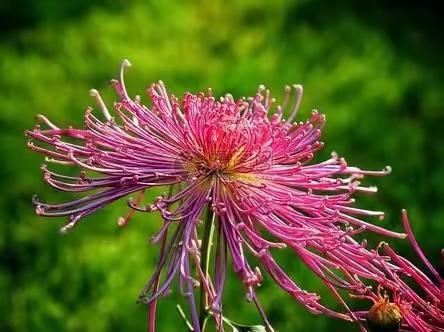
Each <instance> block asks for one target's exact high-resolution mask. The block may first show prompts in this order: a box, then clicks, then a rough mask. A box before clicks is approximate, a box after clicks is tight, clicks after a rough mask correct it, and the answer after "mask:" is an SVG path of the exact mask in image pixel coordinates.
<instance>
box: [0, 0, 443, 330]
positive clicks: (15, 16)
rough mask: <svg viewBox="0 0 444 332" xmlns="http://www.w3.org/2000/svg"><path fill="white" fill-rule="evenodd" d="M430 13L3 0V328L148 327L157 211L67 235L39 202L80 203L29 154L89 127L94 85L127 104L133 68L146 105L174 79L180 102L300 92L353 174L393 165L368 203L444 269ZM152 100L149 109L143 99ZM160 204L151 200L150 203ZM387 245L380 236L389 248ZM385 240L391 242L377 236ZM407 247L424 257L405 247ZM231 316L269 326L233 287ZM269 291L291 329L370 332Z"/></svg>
mask: <svg viewBox="0 0 444 332" xmlns="http://www.w3.org/2000/svg"><path fill="white" fill-rule="evenodd" d="M438 13H439V11H438V7H437V6H436V7H434V5H433V2H430V3H427V2H421V4H419V3H418V2H416V1H402V2H401V1H386V2H383V1H372V2H368V3H366V4H364V2H361V1H335V2H333V1H321V0H301V1H286V0H274V1H270V2H258V1H256V0H248V1H238V2H231V1H227V0H224V1H220V0H216V1H201V2H192V1H157V2H150V1H142V0H140V1H138V0H128V1H124V0H117V1H112V0H107V1H99V0H88V1H87V0H77V1H58V0H40V1H33V0H14V1H11V0H6V1H2V2H1V4H0V28H1V33H0V71H1V75H0V100H1V104H0V105H1V106H0V127H1V131H0V132H1V145H0V150H1V156H2V160H3V162H2V166H1V173H0V175H1V176H0V181H1V182H0V184H1V200H0V202H1V203H0V204H1V205H0V216H1V221H0V259H1V267H0V294H1V296H0V331H123V330H126V331H143V330H145V329H146V309H145V307H143V306H141V305H137V304H136V303H135V301H136V298H137V295H138V293H139V291H140V290H141V288H142V287H143V285H144V283H145V281H146V280H147V279H148V277H149V276H150V274H151V273H152V271H153V265H154V264H155V262H156V256H157V253H158V249H157V247H155V246H150V245H148V239H149V237H150V235H152V234H153V233H154V232H155V230H156V229H158V227H159V225H160V220H159V217H158V216H157V215H154V214H153V215H137V216H136V217H135V219H134V220H133V222H132V223H131V224H130V225H129V227H127V228H126V229H124V230H121V229H118V228H117V226H116V224H115V222H116V220H117V217H118V216H119V215H122V214H124V213H126V204H125V202H119V203H117V204H114V205H113V206H111V207H108V208H107V209H105V210H104V211H101V212H99V213H97V214H95V215H94V216H92V217H89V218H87V219H86V220H85V221H84V222H83V223H82V224H81V225H79V227H78V228H77V229H76V230H75V231H74V232H72V233H70V234H67V235H64V236H61V235H60V234H59V233H58V228H59V227H60V226H61V224H62V222H63V221H64V220H60V219H43V218H39V217H37V216H36V215H35V214H34V209H33V206H32V204H31V196H32V194H33V193H35V192H38V193H39V194H40V196H41V197H42V199H43V200H47V201H50V200H52V201H62V200H66V199H68V198H69V196H67V195H64V194H60V193H57V192H55V191H53V190H51V189H50V188H49V187H48V186H46V185H44V184H43V182H42V180H41V174H40V170H39V165H40V163H42V161H43V160H42V157H41V156H38V155H36V154H34V153H30V152H29V151H27V149H26V141H27V140H26V138H25V137H24V136H23V131H24V130H25V129H29V128H32V127H33V125H34V116H35V115H36V114H38V113H43V114H45V115H47V116H48V117H49V118H50V119H52V120H53V121H54V122H55V123H57V124H59V125H69V124H73V125H81V124H82V122H83V120H82V113H83V110H84V109H85V107H86V106H87V105H91V104H93V101H92V99H91V97H89V96H88V90H89V89H90V88H93V87H94V88H97V89H99V90H101V91H102V93H103V95H104V97H105V99H106V101H107V102H108V104H110V105H111V103H112V102H113V101H114V100H115V95H114V93H113V92H112V89H111V88H109V86H108V84H107V82H108V80H109V79H110V78H112V77H115V76H116V75H117V73H118V68H119V65H120V62H121V61H122V59H123V58H129V59H130V60H131V62H132V63H133V68H132V69H130V70H129V71H128V74H127V85H128V88H129V91H130V92H131V93H132V94H133V95H135V94H144V91H145V88H146V87H147V86H148V85H149V84H150V83H151V82H153V81H156V80H158V79H162V80H164V81H165V82H166V84H167V86H168V87H169V89H170V91H172V92H174V93H175V94H176V95H181V94H182V93H183V92H184V91H186V90H187V91H192V92H196V91H200V90H205V89H206V88H208V87H212V88H213V89H214V91H215V93H216V94H223V93H226V92H231V93H232V94H233V95H235V96H243V95H250V94H252V93H254V92H255V89H256V87H257V86H258V85H259V84H261V83H264V84H266V85H267V86H268V87H270V88H271V90H272V92H274V94H275V95H277V96H278V97H281V96H282V87H283V86H284V84H287V83H301V84H303V85H304V87H305V96H304V100H303V104H302V111H301V114H300V115H299V119H304V118H305V117H306V116H307V115H308V114H309V112H310V110H311V109H312V108H317V109H319V110H320V111H322V112H323V113H325V114H326V115H327V126H326V129H325V133H324V138H325V142H326V148H325V149H324V151H323V152H322V153H321V154H320V156H319V160H320V159H323V158H326V157H328V155H329V153H330V152H331V151H332V150H336V151H337V152H338V153H340V154H341V155H343V156H345V157H346V158H347V161H348V162H349V164H354V165H359V166H361V167H365V168H373V169H380V168H382V167H383V166H385V165H391V166H392V167H393V173H392V174H391V175H390V176H388V177H386V178H382V179H368V180H367V181H366V183H367V184H376V185H378V187H379V193H378V194H377V195H376V196H374V197H370V198H369V197H358V199H359V201H360V205H361V206H363V207H366V208H376V209H381V210H384V211H386V212H387V217H386V219H385V220H384V221H382V222H381V223H382V224H383V225H384V226H387V227H390V228H393V229H396V230H401V227H400V212H399V211H400V209H401V208H403V207H405V208H407V209H408V211H409V213H410V218H411V220H412V223H413V228H414V231H415V233H416V235H417V237H418V239H419V240H420V241H421V242H422V244H423V246H424V249H425V251H426V253H427V255H428V256H429V257H430V258H431V260H432V261H433V262H434V263H435V264H436V265H437V264H438V263H439V250H440V249H441V247H443V246H444V240H443V234H444V224H443V223H442V219H443V217H444V206H443V205H442V204H441V200H442V199H443V198H444V175H443V170H444V127H443V120H444V110H443V105H444V103H443V91H444V66H443V61H444V60H443V59H444V56H443V55H444V52H443V51H444V36H443V33H442V32H443V23H442V20H441V18H440V17H439V15H438ZM146 99H147V98H145V100H146ZM153 195H154V194H153ZM379 240H380V239H379ZM375 241H378V239H375ZM393 245H394V246H395V247H396V248H397V250H399V251H401V252H402V253H404V254H405V255H406V256H407V257H409V258H412V259H413V260H414V261H416V258H415V257H414V256H413V255H412V252H411V251H410V248H409V247H408V245H407V243H405V242H404V241H394V242H393ZM280 261H281V262H282V264H283V265H284V266H285V267H286V269H287V270H288V271H290V273H291V274H292V275H293V277H294V278H295V279H296V280H297V281H298V282H299V284H300V285H301V286H303V287H305V288H307V289H309V290H312V291H319V292H320V293H321V294H325V290H323V288H322V286H321V284H320V282H319V281H318V280H316V279H315V278H313V277H312V275H311V274H310V273H308V272H307V271H306V270H305V269H304V268H303V267H301V266H300V263H299V262H298V259H297V258H295V257H293V256H291V255H289V254H281V255H280ZM230 280H231V281H230V282H229V283H228V286H227V290H226V295H225V310H226V314H227V316H228V317H230V318H231V319H233V320H236V321H238V322H243V323H259V322H260V320H259V318H258V316H257V315H256V312H255V309H254V308H253V306H252V305H251V304H248V303H246V302H245V301H244V297H243V295H242V294H243V290H242V287H241V285H240V284H239V283H238V282H237V280H236V278H235V277H230ZM259 296H260V298H261V299H262V302H263V305H264V307H265V309H266V311H267V312H268V314H269V318H270V320H271V321H272V323H273V325H274V327H275V328H276V329H277V330H279V331H305V330H307V329H311V330H313V331H357V327H356V326H353V325H351V324H348V323H345V322H341V321H336V320H332V319H329V318H326V317H318V316H313V315H311V314H308V313H307V312H306V311H305V310H304V309H303V308H302V307H301V306H300V305H298V304H297V303H294V302H293V301H292V300H291V299H290V297H289V296H288V295H287V294H285V293H284V292H282V291H280V289H279V288H278V287H277V286H275V285H274V284H273V283H272V282H271V281H270V280H269V279H267V278H266V280H265V282H264V284H263V287H262V288H261V289H260V290H259ZM177 302H180V303H182V302H183V300H182V299H181V298H179V297H178V296H175V295H172V296H171V297H169V298H166V299H165V300H162V301H161V302H160V307H159V331H181V330H184V329H183V325H182V322H181V321H180V319H179V316H178V314H177V312H176V311H175V309H174V305H175V304H176V303H177Z"/></svg>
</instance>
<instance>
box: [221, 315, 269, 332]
mask: <svg viewBox="0 0 444 332" xmlns="http://www.w3.org/2000/svg"><path fill="white" fill-rule="evenodd" d="M222 319H223V320H224V322H225V323H226V324H227V325H229V326H230V327H231V328H232V329H233V332H267V329H266V328H265V326H263V325H242V324H238V323H235V322H233V321H232V320H230V319H228V318H226V317H223V318H222Z"/></svg>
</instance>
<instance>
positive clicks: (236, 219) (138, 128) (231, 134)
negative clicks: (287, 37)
mask: <svg viewBox="0 0 444 332" xmlns="http://www.w3.org/2000/svg"><path fill="white" fill-rule="evenodd" d="M127 66H129V62H128V61H127V60H125V61H124V62H123V64H122V67H121V73H120V79H119V80H118V81H117V80H113V81H112V84H113V86H114V87H115V89H116V90H117V93H118V94H119V96H120V100H119V101H118V102H117V103H116V104H115V107H114V108H115V113H116V115H117V118H114V117H113V116H112V115H111V114H110V112H109V111H108V110H107V108H106V106H105V104H104V102H103V100H102V99H101V97H100V95H99V94H98V92H97V91H95V90H92V91H91V93H92V95H93V96H94V97H95V98H96V99H97V103H98V106H99V108H100V110H101V112H102V116H103V117H104V120H100V119H99V118H97V117H96V116H95V115H93V113H92V110H91V108H88V109H87V110H86V113H85V129H73V128H68V129H61V128H59V127H57V126H56V125H54V124H53V123H51V122H50V121H49V120H48V119H47V118H45V117H44V116H39V119H40V120H41V122H42V123H43V124H44V128H41V127H40V126H37V127H36V128H35V129H34V130H32V131H28V132H27V135H28V136H29V137H31V138H32V139H33V140H34V141H36V142H39V144H34V143H33V142H32V141H30V143H29V147H30V148H31V149H32V150H34V151H37V152H41V153H43V154H44V155H46V156H47V157H48V158H47V160H48V161H49V162H53V163H57V164H62V165H68V166H75V167H78V168H79V169H80V170H81V172H80V174H79V176H77V177H75V176H74V177H73V176H66V175H62V174H58V173H56V172H54V171H53V170H50V169H48V168H47V167H46V166H44V167H43V168H42V169H43V173H44V179H45V181H47V182H48V183H49V184H50V185H52V186H53V187H55V188H56V189H59V190H62V191H68V192H87V193H88V194H87V195H86V196H85V197H83V198H80V199H77V200H73V201H70V202H67V203H61V204H47V203H43V202H40V201H39V200H38V199H35V204H36V206H37V208H36V210H37V213H38V214H39V215H42V216H49V217H59V216H68V217H69V221H68V223H67V224H65V226H64V227H63V228H62V230H63V231H67V230H69V229H71V228H72V227H74V226H75V225H76V224H77V223H78V222H79V221H80V220H81V218H83V217H85V216H87V215H89V214H91V213H93V212H94V211H97V210H98V209H100V208H102V207H104V206H106V205H108V204H109V203H111V202H113V201H115V200H117V199H119V198H122V197H124V196H127V195H129V194H132V193H137V192H138V194H137V198H136V200H130V201H129V205H130V207H131V208H132V209H133V210H137V211H143V212H151V211H158V212H159V213H160V215H161V217H162V218H163V221H164V223H163V226H162V227H161V229H160V231H159V233H158V234H156V235H155V236H154V237H153V241H154V242H160V243H161V248H162V251H161V254H160V257H159V261H158V265H157V270H156V272H155V273H154V275H153V277H152V279H151V280H150V281H149V282H148V284H147V286H146V287H145V289H144V291H143V293H142V294H141V298H140V300H141V302H143V303H147V304H150V313H151V316H150V324H151V330H154V312H155V306H156V301H157V299H158V297H159V296H161V295H163V294H165V293H166V292H167V291H168V290H169V288H170V285H171V283H172V281H173V280H174V278H175V276H176V275H177V276H178V278H179V284H180V289H181V291H182V292H183V294H184V295H185V296H186V297H187V298H188V301H189V304H190V312H191V323H192V326H193V328H194V331H200V330H201V326H202V322H203V321H204V320H206V317H207V315H208V314H210V315H212V316H213V317H214V318H215V322H216V326H217V328H218V329H222V325H223V323H222V321H223V317H222V316H221V310H222V291H223V288H224V282H225V272H226V270H227V256H228V255H230V256H231V259H232V265H233V269H234V271H235V272H237V273H238V275H239V277H240V279H241V280H242V281H243V283H244V285H245V287H246V292H247V295H248V298H249V299H251V300H252V301H254V302H255V303H256V304H257V306H258V309H259V312H260V313H261V315H263V312H262V310H261V308H260V306H259V303H258V301H257V297H256V295H255V291H254V288H255V286H256V285H258V284H259V283H260V282H261V281H262V274H261V272H260V269H259V267H256V266H252V265H250V263H249V262H248V261H247V259H246V253H247V252H249V253H252V254H253V255H254V256H256V257H257V260H258V261H259V262H260V264H261V266H262V268H263V270H265V271H266V272H267V273H268V274H269V275H270V276H271V278H272V279H273V280H274V281H275V282H276V283H277V284H278V285H279V286H280V287H281V288H282V289H284V290H285V291H287V292H288V293H289V294H290V295H291V296H292V297H294V298H295V299H296V300H298V301H299V302H300V303H302V304H303V305H304V306H305V307H307V308H308V309H309V310H310V311H312V312H314V313H324V314H328V315H331V316H334V317H338V318H343V319H348V320H352V319H354V320H359V319H360V317H358V316H357V315H355V314H354V313H353V312H352V311H351V310H349V309H348V307H347V306H346V305H345V303H344V301H343V300H342V298H341V297H340V296H339V294H338V293H337V291H336V288H345V289H349V290H353V292H355V293H358V294H365V293H366V291H367V289H368V288H366V287H365V286H364V285H363V284H362V283H361V282H360V281H359V282H358V281H357V280H359V279H358V278H357V277H355V276H360V277H363V278H368V279H371V280H376V281H377V282H382V281H384V280H386V274H387V273H391V272H392V271H394V270H396V269H398V267H397V266H395V265H390V264H389V263H383V262H385V260H386V257H380V256H379V255H378V254H377V253H375V252H373V251H367V250H366V249H365V248H364V247H365V245H363V244H358V243H357V242H356V241H354V240H353V238H352V236H353V235H355V234H357V233H360V232H363V231H364V230H369V231H373V232H376V233H379V234H381V235H384V236H391V237H400V238H402V237H405V235H404V234H398V233H394V232H391V231H388V230H385V229H383V228H381V227H379V226H375V225H373V224H370V223H367V222H365V221H363V220H362V219H360V218H362V217H369V216H376V217H382V216H383V213H382V212H373V211H367V210H362V209H358V208H355V207H353V203H354V200H353V198H352V197H351V196H352V194H353V193H354V192H359V191H361V192H374V191H375V190H376V189H375V188H374V187H363V186H360V184H359V182H358V180H359V179H360V178H362V177H363V176H365V175H374V176H380V175H386V174H387V173H389V171H390V170H389V168H386V169H384V170H382V171H364V170H361V169H359V168H356V167H350V166H348V165H347V164H346V162H345V161H344V159H342V158H339V157H338V156H337V155H336V154H333V155H332V158H331V159H328V160H326V161H324V162H321V163H317V164H310V161H311V160H312V158H313V155H314V153H315V152H316V151H318V150H319V149H321V148H322V146H323V144H322V142H320V141H319V139H320V136H321V130H322V128H323V125H324V122H325V117H324V116H323V115H322V114H319V113H318V112H317V111H313V112H312V114H311V117H310V119H309V120H307V121H306V122H299V123H294V122H293V119H294V118H295V116H296V113H297V111H298V108H299V104H300V101H301V96H302V87H301V86H299V85H295V86H293V87H292V88H290V87H286V88H285V97H284V101H283V103H282V105H280V106H275V105H274V104H275V101H274V99H272V98H271V97H270V95H269V91H268V90H266V89H265V88H264V87H260V88H259V90H258V92H257V94H256V95H255V96H254V97H251V98H241V99H239V100H238V101H235V100H234V99H233V97H232V96H231V95H225V97H222V98H220V100H216V99H215V98H214V97H213V96H212V94H211V91H209V92H208V93H207V94H204V93H200V94H197V95H193V94H189V93H187V94H185V96H184V97H183V99H182V101H179V100H178V99H177V98H176V97H175V96H173V95H169V94H168V93H167V92H166V89H165V86H164V85H163V83H162V82H159V83H158V84H153V85H151V86H150V88H149V89H148V94H149V96H150V98H151V101H152V105H151V106H150V107H146V106H144V105H142V104H141V102H140V98H139V97H136V98H134V99H131V98H130V97H129V96H128V94H127V92H126V90H125V85H124V80H123V71H124V68H125V67H127ZM292 98H293V99H294V100H293V101H290V99H292ZM290 103H291V104H292V106H291V109H290V111H289V113H290V115H289V117H288V118H286V119H285V118H284V111H285V110H286V109H287V107H288V105H289V104H290ZM273 109H274V111H273V114H270V113H271V112H272V110H273ZM154 186H168V187H169V189H167V191H169V193H168V194H165V195H162V196H160V197H158V198H157V199H156V200H155V201H154V202H153V203H152V204H148V205H146V206H142V205H141V197H142V195H143V191H144V190H146V189H149V188H151V187H154ZM203 216H205V217H203ZM128 220H129V216H127V217H125V218H121V219H120V220H119V224H120V225H124V224H126V222H127V221H128ZM201 224H203V225H201ZM213 232H214V234H215V241H214V244H213V247H214V250H213V252H212V253H211V251H210V249H211V247H212V237H213ZM269 235H271V236H272V238H274V239H275V240H274V241H272V240H270V236H269ZM285 247H288V248H290V249H291V250H292V251H293V252H294V253H296V254H297V255H298V256H299V257H300V258H301V260H302V261H303V262H304V263H305V264H306V265H307V266H308V267H310V268H311V269H312V270H313V271H314V273H316V275H318V276H319V277H320V278H321V279H322V280H323V281H324V282H325V283H326V285H327V286H328V287H329V288H330V289H331V290H332V291H333V293H334V294H335V296H337V297H338V299H339V300H340V301H341V303H342V304H344V305H345V307H346V308H347V310H346V312H345V313H339V312H335V311H333V310H331V309H328V308H326V307H325V306H323V305H322V304H321V303H320V301H319V300H320V298H319V296H318V295H316V294H314V293H309V292H307V291H305V290H304V289H302V288H300V287H299V286H298V285H297V284H296V283H295V282H294V281H293V280H292V279H291V278H290V277H289V276H288V275H287V274H286V273H285V271H284V270H283V268H282V267H280V266H279V265H278V264H277V263H276V261H275V260H274V258H273V256H272V253H271V250H272V249H274V248H277V249H280V248H285ZM210 258H211V259H213V262H211V263H210ZM383 264H386V265H383ZM387 264H389V265H388V266H389V268H388V270H384V268H385V266H387ZM210 266H211V267H212V268H213V271H209V267H210ZM383 270H384V271H383ZM333 271H340V272H341V273H339V274H338V273H337V272H333ZM387 271H388V272H387ZM198 286H200V289H201V295H200V302H201V304H202V303H203V306H202V305H201V308H202V307H204V308H205V312H200V313H199V312H198V310H197V308H196V302H197V300H196V298H195V291H196V288H197V287H198ZM264 320H265V322H266V318H265V317H264ZM267 324H268V323H267ZM267 328H270V329H271V327H268V326H267Z"/></svg>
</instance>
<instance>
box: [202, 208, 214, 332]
mask: <svg viewBox="0 0 444 332" xmlns="http://www.w3.org/2000/svg"><path fill="white" fill-rule="evenodd" d="M215 219H216V214H215V213H214V212H213V211H211V210H210V208H208V210H207V215H206V218H205V224H204V233H203V238H202V245H201V260H200V266H201V269H202V272H203V273H204V276H205V278H206V279H207V278H208V275H209V273H208V269H209V266H210V256H211V247H212V246H213V235H214V221H215ZM199 304H200V310H199V323H200V326H201V330H202V332H204V331H205V327H206V323H207V318H208V295H207V293H206V292H205V289H204V287H203V286H201V288H200V301H199Z"/></svg>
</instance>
